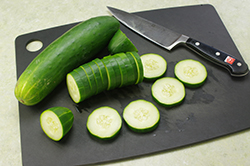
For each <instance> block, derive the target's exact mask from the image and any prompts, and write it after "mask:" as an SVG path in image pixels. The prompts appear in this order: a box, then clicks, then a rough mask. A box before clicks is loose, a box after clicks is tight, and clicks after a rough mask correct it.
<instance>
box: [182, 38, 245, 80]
mask: <svg viewBox="0 0 250 166" xmlns="http://www.w3.org/2000/svg"><path fill="white" fill-rule="evenodd" d="M186 45H187V46H188V47H190V48H192V49H193V51H196V52H198V53H199V54H200V55H202V56H203V57H205V58H207V59H208V60H210V61H212V62H214V63H216V64H219V65H221V66H223V67H225V68H226V69H228V70H229V72H230V74H231V75H232V76H235V77H241V76H245V75H246V74H247V73H248V71H249V69H248V66H247V64H246V63H245V62H244V61H240V60H238V59H237V58H235V57H233V56H232V55H229V54H227V53H225V52H223V51H220V50H218V49H216V48H213V47H211V46H208V45H206V44H204V43H201V42H199V41H197V40H194V39H192V38H189V39H188V40H187V41H186Z"/></svg>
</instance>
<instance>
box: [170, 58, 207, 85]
mask: <svg viewBox="0 0 250 166" xmlns="http://www.w3.org/2000/svg"><path fill="white" fill-rule="evenodd" d="M174 73H175V76H176V77H177V78H178V79H179V80H180V81H181V82H182V83H183V84H184V85H185V86H187V87H190V88H197V87H200V86H201V85H203V84H204V82H205V81H206V78H207V69H206V67H205V66H204V65H203V64H202V63H201V62H199V61H196V60H193V59H185V60H182V61H179V62H178V63H177V64H176V65H175V68H174Z"/></svg>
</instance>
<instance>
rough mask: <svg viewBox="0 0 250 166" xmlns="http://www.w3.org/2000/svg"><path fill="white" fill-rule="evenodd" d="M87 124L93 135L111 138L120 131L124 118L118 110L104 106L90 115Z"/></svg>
mask: <svg viewBox="0 0 250 166" xmlns="http://www.w3.org/2000/svg"><path fill="white" fill-rule="evenodd" d="M86 126H87V129H88V131H89V133H90V134H91V135H93V136H95V137H97V138H100V139H111V138H113V137H115V136H116V135H117V134H118V133H119V131H120V129H121V127H122V119H121V116H120V114H119V113H118V112H117V110H115V109H114V108H111V107H108V106H103V107H100V108H97V109H95V110H94V111H93V112H92V113H91V114H90V115H89V116H88V119H87V124H86Z"/></svg>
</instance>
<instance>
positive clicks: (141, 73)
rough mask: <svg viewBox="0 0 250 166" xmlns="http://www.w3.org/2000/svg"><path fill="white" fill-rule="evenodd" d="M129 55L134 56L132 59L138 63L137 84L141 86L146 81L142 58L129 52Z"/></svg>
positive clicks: (135, 53)
mask: <svg viewBox="0 0 250 166" xmlns="http://www.w3.org/2000/svg"><path fill="white" fill-rule="evenodd" d="M128 53H129V54H130V55H132V57H133V58H134V60H135V62H136V66H137V70H138V79H137V82H136V83H135V84H139V83H141V82H142V81H143V79H144V71H143V65H142V61H141V58H140V56H139V54H138V53H137V52H128Z"/></svg>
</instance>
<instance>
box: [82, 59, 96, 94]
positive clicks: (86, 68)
mask: <svg viewBox="0 0 250 166" xmlns="http://www.w3.org/2000/svg"><path fill="white" fill-rule="evenodd" d="M80 67H81V68H82V69H83V70H84V71H85V72H86V75H87V78H88V80H89V85H90V88H91V94H90V96H93V95H95V94H96V93H97V84H96V80H95V75H94V73H93V72H92V69H91V68H90V66H89V65H88V63H85V64H84V65H82V66H80Z"/></svg>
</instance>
